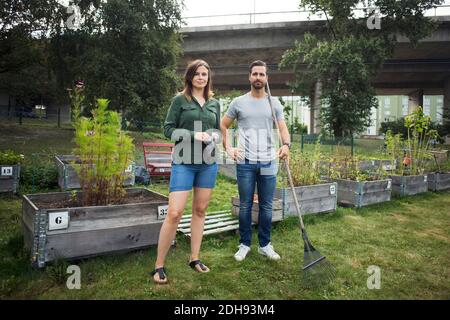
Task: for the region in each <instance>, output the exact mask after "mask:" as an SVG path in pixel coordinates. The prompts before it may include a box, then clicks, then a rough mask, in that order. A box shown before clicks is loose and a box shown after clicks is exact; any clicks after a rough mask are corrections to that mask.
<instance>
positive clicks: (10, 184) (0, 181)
mask: <svg viewBox="0 0 450 320" xmlns="http://www.w3.org/2000/svg"><path fill="white" fill-rule="evenodd" d="M3 167H12V175H7V176H6V175H5V176H4V175H1V170H2V168H3ZM19 180H20V166H19V165H11V166H5V165H3V166H2V165H0V192H13V193H17V189H18V188H19Z"/></svg>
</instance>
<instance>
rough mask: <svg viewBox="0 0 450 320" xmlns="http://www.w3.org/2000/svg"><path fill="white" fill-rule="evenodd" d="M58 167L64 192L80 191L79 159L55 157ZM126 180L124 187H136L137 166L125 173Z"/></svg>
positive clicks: (75, 157)
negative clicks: (76, 168)
mask: <svg viewBox="0 0 450 320" xmlns="http://www.w3.org/2000/svg"><path fill="white" fill-rule="evenodd" d="M55 161H56V166H57V167H58V185H59V187H60V188H61V190H62V191H66V190H72V189H79V188H80V179H79V178H78V174H77V171H76V170H75V166H77V165H78V164H77V163H76V162H78V161H79V160H78V157H77V156H74V155H59V156H55ZM124 174H125V176H126V178H125V180H124V183H123V185H124V186H125V187H131V186H134V179H135V165H134V164H132V165H130V167H128V168H127V170H125V172H124Z"/></svg>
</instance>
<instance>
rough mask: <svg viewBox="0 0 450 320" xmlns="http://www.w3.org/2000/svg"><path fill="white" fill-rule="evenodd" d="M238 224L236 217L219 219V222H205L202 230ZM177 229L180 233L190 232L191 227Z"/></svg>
mask: <svg viewBox="0 0 450 320" xmlns="http://www.w3.org/2000/svg"><path fill="white" fill-rule="evenodd" d="M236 224H238V225H239V221H238V220H237V219H233V220H230V221H219V222H215V223H207V224H205V226H204V230H211V229H217V228H220V227H225V226H229V225H236ZM178 231H180V232H182V233H190V232H191V227H188V228H179V229H178Z"/></svg>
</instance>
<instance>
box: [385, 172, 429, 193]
mask: <svg viewBox="0 0 450 320" xmlns="http://www.w3.org/2000/svg"><path fill="white" fill-rule="evenodd" d="M391 178H392V192H393V193H394V194H399V195H400V196H406V195H415V194H418V193H423V192H427V191H428V181H427V177H426V175H418V176H391Z"/></svg>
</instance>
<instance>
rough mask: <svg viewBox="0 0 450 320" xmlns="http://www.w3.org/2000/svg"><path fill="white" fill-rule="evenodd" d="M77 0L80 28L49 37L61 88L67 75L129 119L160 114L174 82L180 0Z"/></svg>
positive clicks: (88, 96) (155, 117)
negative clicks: (104, 98)
mask: <svg viewBox="0 0 450 320" xmlns="http://www.w3.org/2000/svg"><path fill="white" fill-rule="evenodd" d="M79 4H80V5H83V7H82V8H81V11H82V16H83V17H87V18H85V20H84V22H83V23H82V26H81V28H80V29H78V30H71V31H66V32H64V33H61V34H59V35H58V36H55V37H54V38H53V41H52V43H53V51H54V59H55V63H54V66H55V73H56V74H58V75H59V78H60V79H61V83H62V86H61V88H60V91H61V92H62V91H63V90H64V88H65V87H67V86H70V82H68V81H69V80H72V81H73V80H76V79H83V80H84V83H85V86H86V88H85V94H86V100H87V101H91V102H93V101H95V99H96V98H98V97H106V98H108V99H109V100H110V101H111V103H110V108H112V109H115V110H118V111H120V112H122V114H123V115H124V116H125V117H127V118H128V119H133V120H136V121H160V120H162V118H163V113H164V107H167V106H168V104H169V101H170V98H171V97H172V96H173V94H174V92H175V89H176V86H177V79H178V78H177V76H176V74H175V70H176V62H177V59H178V57H179V55H180V54H181V45H180V43H181V39H180V36H179V35H178V33H177V30H178V28H179V27H180V25H181V12H180V4H179V1H175V0H127V1H123V0H109V1H107V2H101V1H100V2H95V3H93V2H89V1H88V2H87V3H86V1H85V2H84V3H82V2H81V3H79ZM88 4H89V5H88ZM89 8H90V9H89ZM57 61H58V62H57Z"/></svg>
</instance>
